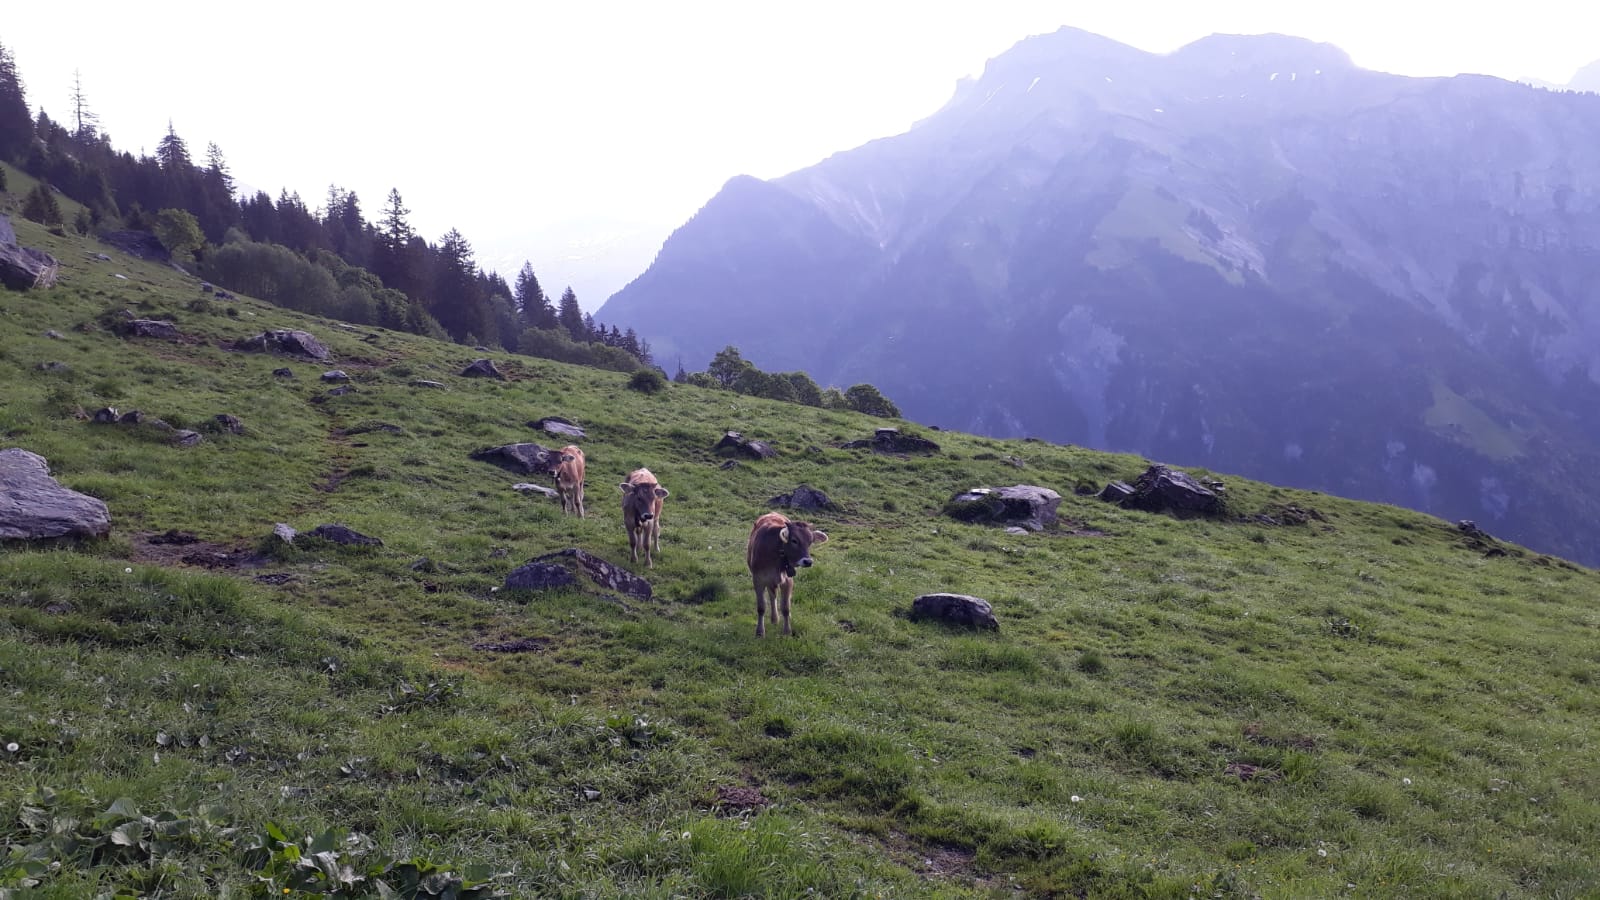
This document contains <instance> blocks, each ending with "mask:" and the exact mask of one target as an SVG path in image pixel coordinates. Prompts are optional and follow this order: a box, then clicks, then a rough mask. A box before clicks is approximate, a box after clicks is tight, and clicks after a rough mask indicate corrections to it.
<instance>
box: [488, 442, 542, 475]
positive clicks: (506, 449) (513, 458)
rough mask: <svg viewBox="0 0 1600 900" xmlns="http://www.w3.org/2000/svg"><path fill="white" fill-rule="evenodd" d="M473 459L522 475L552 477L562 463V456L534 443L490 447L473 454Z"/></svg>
mask: <svg viewBox="0 0 1600 900" xmlns="http://www.w3.org/2000/svg"><path fill="white" fill-rule="evenodd" d="M471 456H472V458H473V459H476V460H482V461H483V462H489V463H494V464H495V465H497V466H500V467H501V468H505V469H510V470H511V471H513V472H517V473H518V474H522V475H540V474H543V475H551V474H554V473H555V467H556V466H557V465H558V464H559V463H560V460H561V454H560V453H558V452H557V451H555V450H551V449H550V448H549V447H542V446H540V445H538V444H534V443H520V444H506V445H504V446H500V447H489V448H487V449H484V450H478V451H475V452H473V453H472V454H471Z"/></svg>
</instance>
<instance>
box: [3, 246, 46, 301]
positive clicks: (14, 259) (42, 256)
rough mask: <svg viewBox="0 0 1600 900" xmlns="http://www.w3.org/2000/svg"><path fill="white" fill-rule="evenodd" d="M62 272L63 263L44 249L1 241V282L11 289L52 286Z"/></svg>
mask: <svg viewBox="0 0 1600 900" xmlns="http://www.w3.org/2000/svg"><path fill="white" fill-rule="evenodd" d="M60 274H61V263H60V262H58V261H56V258H55V257H54V256H51V255H50V254H48V253H46V252H44V251H43V250H35V249H33V248H32V247H19V246H18V245H16V244H14V243H11V242H9V241H3V242H0V284H4V285H5V286H6V287H8V288H10V289H11V290H13V291H26V290H32V289H33V288H40V289H44V288H47V287H51V286H52V285H54V284H55V283H56V278H57V276H59V275H60Z"/></svg>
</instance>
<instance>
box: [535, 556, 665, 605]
mask: <svg viewBox="0 0 1600 900" xmlns="http://www.w3.org/2000/svg"><path fill="white" fill-rule="evenodd" d="M552 568H555V569H563V570H566V571H567V572H569V573H571V574H577V575H583V576H585V577H587V578H588V579H589V580H590V581H593V582H594V583H595V584H597V585H599V586H601V587H603V588H605V589H606V590H608V591H616V592H618V593H620V594H625V595H627V596H629V597H635V598H638V599H640V600H649V599H650V597H651V595H652V594H653V593H654V591H653V590H652V589H651V587H650V582H648V581H645V580H644V579H643V578H640V577H639V576H637V575H635V574H633V573H632V572H629V571H628V570H627V569H624V568H622V567H621V566H617V565H613V564H611V563H608V562H606V561H605V560H603V559H601V558H600V557H598V556H595V555H594V554H592V553H589V552H587V551H584V550H579V549H577V548H576V547H568V548H567V549H565V550H557V551H556V552H554V553H546V554H545V555H544V556H540V557H538V558H536V559H531V560H529V561H528V562H527V563H525V564H523V565H522V566H519V567H518V568H517V569H516V570H515V571H513V572H512V573H511V574H510V575H508V576H506V583H505V586H506V587H507V588H516V587H530V586H533V585H536V584H538V583H540V582H544V581H552V582H553V583H551V584H550V585H549V586H550V587H560V586H563V585H565V584H571V583H572V582H571V581H561V580H560V576H559V575H556V574H555V573H553V572H552V571H551V569H552ZM554 582H559V583H554Z"/></svg>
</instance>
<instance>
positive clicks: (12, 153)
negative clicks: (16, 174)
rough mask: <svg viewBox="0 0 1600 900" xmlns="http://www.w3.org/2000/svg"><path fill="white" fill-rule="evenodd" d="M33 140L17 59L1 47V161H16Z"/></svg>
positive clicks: (26, 100)
mask: <svg viewBox="0 0 1600 900" xmlns="http://www.w3.org/2000/svg"><path fill="white" fill-rule="evenodd" d="M32 141H33V116H32V115H30V114H29V113H28V99H27V96H26V93H25V92H24V90H23V87H22V78H21V77H20V76H19V75H18V74H17V63H16V59H15V58H13V57H12V55H11V51H10V50H7V49H6V48H5V45H3V44H0V159H8V160H15V159H18V158H20V157H21V156H22V155H23V154H24V153H26V152H27V150H28V145H29V144H31V143H32Z"/></svg>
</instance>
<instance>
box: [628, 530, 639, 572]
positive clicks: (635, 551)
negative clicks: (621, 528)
mask: <svg viewBox="0 0 1600 900" xmlns="http://www.w3.org/2000/svg"><path fill="white" fill-rule="evenodd" d="M628 562H630V563H631V564H633V565H636V566H637V565H638V564H639V529H638V528H636V527H634V526H633V525H632V524H631V523H630V524H629V525H628Z"/></svg>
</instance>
